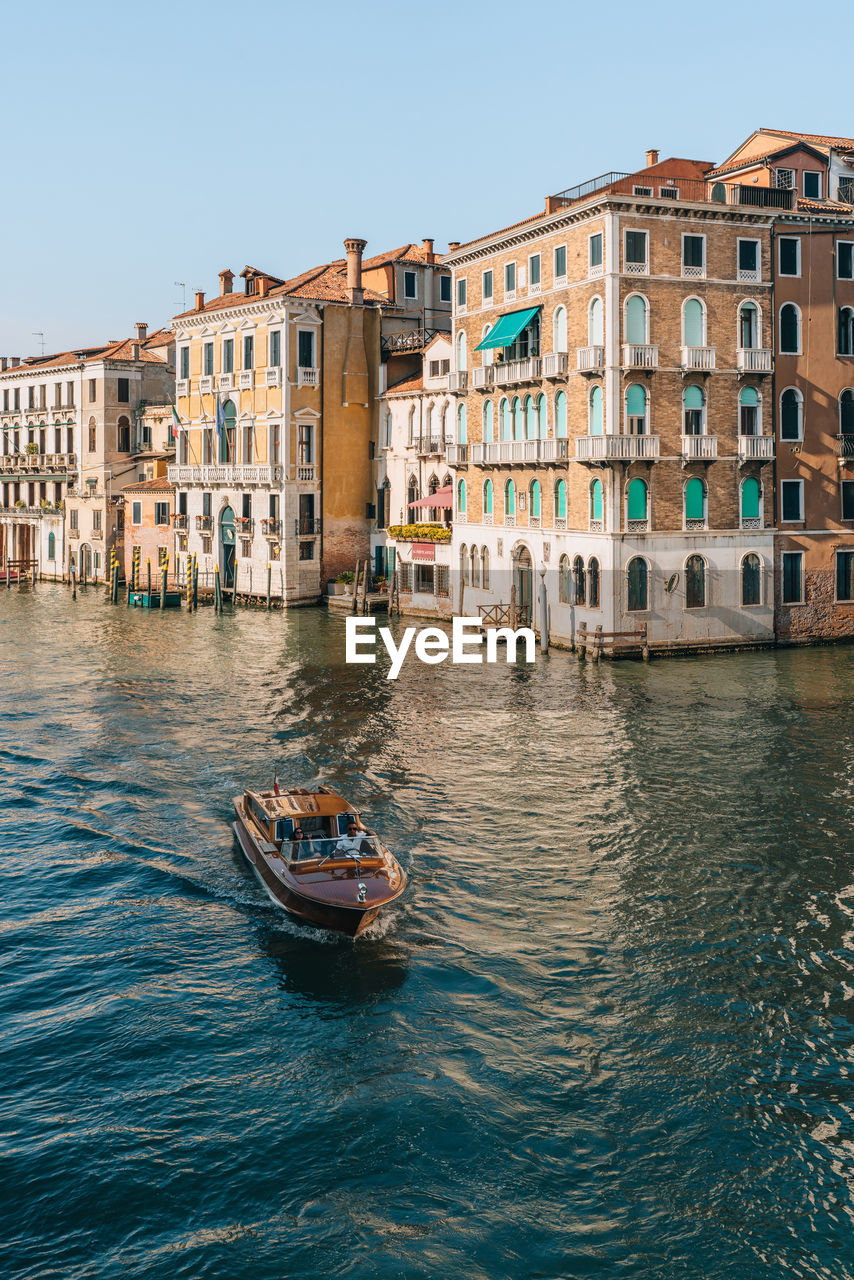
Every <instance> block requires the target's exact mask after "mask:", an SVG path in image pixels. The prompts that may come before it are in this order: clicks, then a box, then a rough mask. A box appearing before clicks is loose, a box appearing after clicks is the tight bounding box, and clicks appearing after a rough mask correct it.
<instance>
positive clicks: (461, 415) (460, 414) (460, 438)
mask: <svg viewBox="0 0 854 1280" xmlns="http://www.w3.org/2000/svg"><path fill="white" fill-rule="evenodd" d="M457 444H468V429H467V427H466V407H465V405H464V404H461V405H460V406H459V408H458V409H457Z"/></svg>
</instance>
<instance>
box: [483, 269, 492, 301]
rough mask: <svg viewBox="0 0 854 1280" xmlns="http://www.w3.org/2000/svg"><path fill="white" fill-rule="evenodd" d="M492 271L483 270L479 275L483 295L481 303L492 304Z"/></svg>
mask: <svg viewBox="0 0 854 1280" xmlns="http://www.w3.org/2000/svg"><path fill="white" fill-rule="evenodd" d="M492 287H493V286H492V272H491V271H484V273H483V275H482V277H481V290H482V295H483V305H484V306H485V307H486V306H491V304H492Z"/></svg>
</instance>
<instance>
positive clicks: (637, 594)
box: [626, 556, 649, 613]
mask: <svg viewBox="0 0 854 1280" xmlns="http://www.w3.org/2000/svg"><path fill="white" fill-rule="evenodd" d="M626 581H627V586H628V597H629V599H628V608H629V612H630V613H641V612H643V610H644V609H648V608H649V570H648V569H647V564H646V561H645V560H644V558H643V557H642V556H635V557H634V558H633V559H631V560H630V561H629V563H628V564H627V566H626Z"/></svg>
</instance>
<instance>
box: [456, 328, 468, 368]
mask: <svg viewBox="0 0 854 1280" xmlns="http://www.w3.org/2000/svg"><path fill="white" fill-rule="evenodd" d="M467 368H468V356H467V353H466V334H465V329H460V331H459V333H458V334H457V372H458V373H464V372H465V371H466V369H467Z"/></svg>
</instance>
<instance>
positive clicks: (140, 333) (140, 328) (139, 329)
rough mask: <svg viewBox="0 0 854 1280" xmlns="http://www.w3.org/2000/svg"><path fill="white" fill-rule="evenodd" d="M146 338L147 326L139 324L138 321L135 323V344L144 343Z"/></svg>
mask: <svg viewBox="0 0 854 1280" xmlns="http://www.w3.org/2000/svg"><path fill="white" fill-rule="evenodd" d="M147 337H148V325H147V324H141V323H140V321H139V320H137V322H136V340H137V342H145V339H146V338H147Z"/></svg>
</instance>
